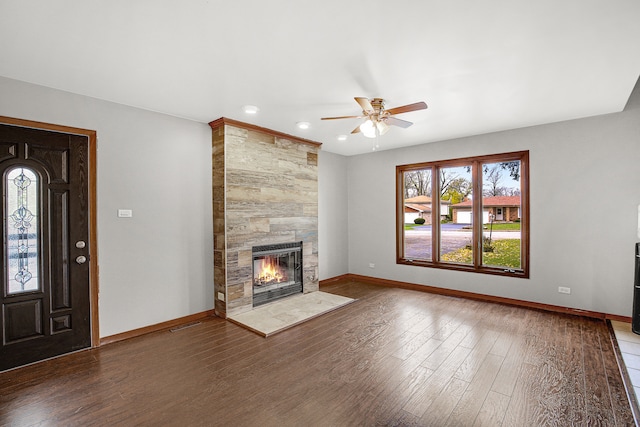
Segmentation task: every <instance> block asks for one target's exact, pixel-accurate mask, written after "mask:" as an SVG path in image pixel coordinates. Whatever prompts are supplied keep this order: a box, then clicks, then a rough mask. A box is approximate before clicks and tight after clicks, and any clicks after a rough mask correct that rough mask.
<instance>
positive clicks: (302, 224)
mask: <svg viewBox="0 0 640 427" xmlns="http://www.w3.org/2000/svg"><path fill="white" fill-rule="evenodd" d="M209 125H210V126H211V128H212V130H213V142H212V147H213V149H212V152H213V171H212V173H213V234H214V248H213V253H214V282H215V283H214V285H215V312H216V314H217V315H218V316H220V317H223V318H226V317H228V316H229V315H234V314H238V313H243V312H246V311H249V310H252V309H253V271H252V270H253V268H252V248H253V247H254V246H261V245H269V244H279V243H291V242H302V253H303V292H304V293H308V292H313V291H317V290H318V150H319V148H320V144H319V143H317V142H313V141H309V140H305V139H301V138H297V137H295V136H291V135H286V134H283V133H280V132H276V131H271V130H269V129H265V128H260V127H257V126H254V125H249V124H246V123H242V122H238V121H235V120H230V119H226V118H220V119H218V120H215V121H213V122H211V123H209Z"/></svg>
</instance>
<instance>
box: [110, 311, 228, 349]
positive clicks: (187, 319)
mask: <svg viewBox="0 0 640 427" xmlns="http://www.w3.org/2000/svg"><path fill="white" fill-rule="evenodd" d="M214 316H215V313H214V311H213V310H207V311H202V312H200V313H195V314H190V315H189V316H184V317H179V318H177V319H173V320H168V321H166V322H162V323H156V324H155V325H149V326H145V327H144V328H138V329H133V330H131V331H127V332H122V333H120V334H115V335H109V336H107V337H102V338H100V345H101V346H103V345H106V344H112V343H114V342H118V341H123V340H128V339H129V338H135V337H139V336H141V335H145V334H150V333H151V332H157V331H162V330H164V329H170V328H175V327H176V326H180V325H184V324H186V323H191V322H195V321H198V320H201V319H204V318H207V317H214Z"/></svg>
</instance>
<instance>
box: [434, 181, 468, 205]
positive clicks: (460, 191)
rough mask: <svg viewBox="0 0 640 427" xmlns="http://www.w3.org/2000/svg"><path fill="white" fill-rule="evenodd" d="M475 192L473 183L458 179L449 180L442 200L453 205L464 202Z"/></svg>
mask: <svg viewBox="0 0 640 427" xmlns="http://www.w3.org/2000/svg"><path fill="white" fill-rule="evenodd" d="M472 191H473V185H472V184H471V181H469V180H467V179H466V178H462V177H458V176H456V178H452V179H449V180H448V181H447V186H446V189H445V191H444V192H443V193H442V195H441V197H442V200H448V201H450V202H451V204H456V203H460V202H463V201H464V200H465V199H466V198H467V197H469V194H471V192H472Z"/></svg>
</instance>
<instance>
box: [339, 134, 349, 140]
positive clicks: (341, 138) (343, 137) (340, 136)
mask: <svg viewBox="0 0 640 427" xmlns="http://www.w3.org/2000/svg"><path fill="white" fill-rule="evenodd" d="M337 139H338V141H346V140H347V135H338V137H337Z"/></svg>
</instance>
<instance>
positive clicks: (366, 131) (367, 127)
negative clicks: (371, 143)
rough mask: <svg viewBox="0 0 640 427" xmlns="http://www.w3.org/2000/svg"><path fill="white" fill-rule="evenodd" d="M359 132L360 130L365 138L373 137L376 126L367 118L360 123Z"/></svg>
mask: <svg viewBox="0 0 640 427" xmlns="http://www.w3.org/2000/svg"><path fill="white" fill-rule="evenodd" d="M360 132H362V134H363V135H364V136H366V137H367V138H375V137H376V126H375V125H374V124H373V121H371V119H367V120H366V121H365V122H364V123H362V124H361V125H360Z"/></svg>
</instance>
